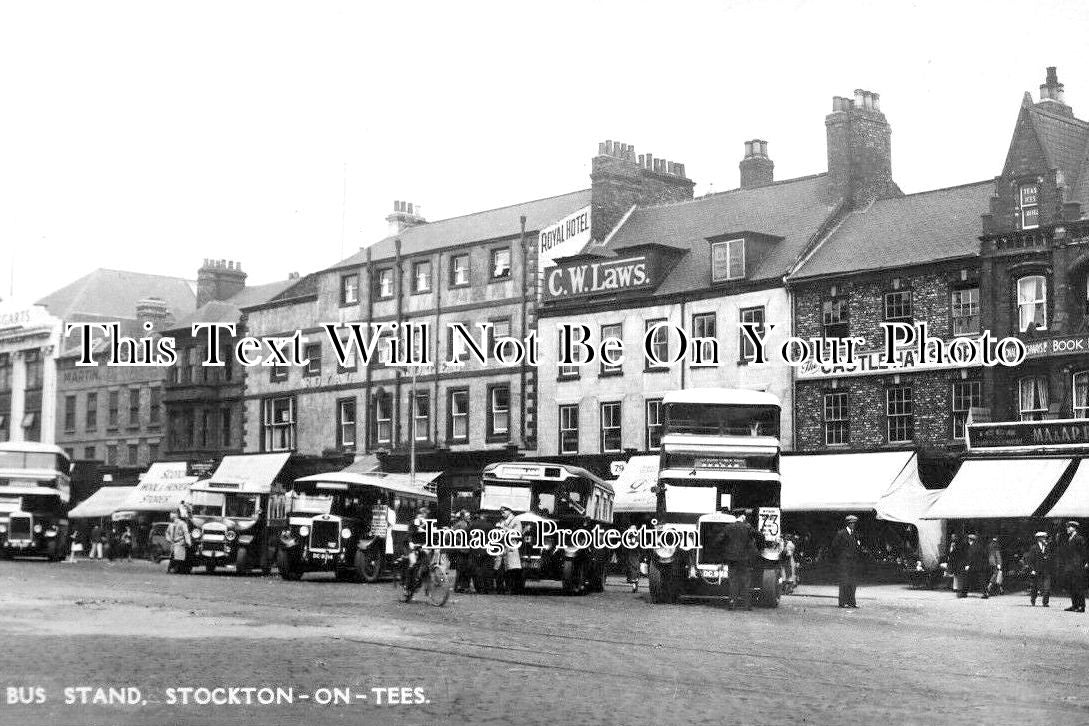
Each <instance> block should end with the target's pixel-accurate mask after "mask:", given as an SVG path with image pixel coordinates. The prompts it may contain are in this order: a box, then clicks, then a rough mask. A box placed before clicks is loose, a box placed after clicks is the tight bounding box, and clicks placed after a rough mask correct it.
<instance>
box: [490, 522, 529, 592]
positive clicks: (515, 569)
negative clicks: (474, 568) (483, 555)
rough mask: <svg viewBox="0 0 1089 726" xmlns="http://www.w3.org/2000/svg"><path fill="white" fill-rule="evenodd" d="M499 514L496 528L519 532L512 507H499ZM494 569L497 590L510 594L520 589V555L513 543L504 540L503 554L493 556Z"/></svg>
mask: <svg viewBox="0 0 1089 726" xmlns="http://www.w3.org/2000/svg"><path fill="white" fill-rule="evenodd" d="M499 514H500V516H501V517H502V519H500V520H499V524H498V525H497V528H498V529H502V530H505V531H507V532H518V533H519V534H521V532H522V527H521V525H520V524H518V521H517V520H516V519H515V517H514V510H513V509H511V508H510V507H507V506H503V507H500V508H499ZM495 570H496V573H497V575H498V578H497V579H498V583H497V588H496V589H497V590H498V591H500V592H506V593H510V594H516V593H520V592H521V591H522V555H521V553H520V552H519V551H518V547H516V546H514V544H513V543H511V542H504V544H503V554H501V555H498V556H497V557H496V558H495Z"/></svg>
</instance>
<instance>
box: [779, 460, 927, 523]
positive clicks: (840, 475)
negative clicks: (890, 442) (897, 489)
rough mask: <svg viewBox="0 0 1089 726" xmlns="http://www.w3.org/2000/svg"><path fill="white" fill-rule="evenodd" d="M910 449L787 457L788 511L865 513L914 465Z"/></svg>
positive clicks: (785, 506)
mask: <svg viewBox="0 0 1089 726" xmlns="http://www.w3.org/2000/svg"><path fill="white" fill-rule="evenodd" d="M914 457H915V454H914V453H912V452H910V451H881V452H874V453H862V454H824V455H806V454H802V455H799V456H783V457H782V459H780V462H779V470H780V473H781V475H782V479H783V491H782V509H783V511H784V512H856V513H857V512H865V511H872V510H875V509H876V507H877V502H878V500H880V499H881V497H883V496H884V495H885V494H886V493H887V492H888V491H889V490H890V489H891V488H892V485H893V483H894V482H895V481H896V480H897V478H898V477H899V476H900V475H901V474H902V473H903V472H904V471H905V469H907V467H909V466H911V467H912V468H914V466H915V461H914Z"/></svg>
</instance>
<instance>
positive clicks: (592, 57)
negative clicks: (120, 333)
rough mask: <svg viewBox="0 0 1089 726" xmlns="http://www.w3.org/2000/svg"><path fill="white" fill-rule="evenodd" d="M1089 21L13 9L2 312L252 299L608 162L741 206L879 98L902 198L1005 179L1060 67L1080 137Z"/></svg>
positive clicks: (693, 13) (865, 13) (579, 185)
mask: <svg viewBox="0 0 1089 726" xmlns="http://www.w3.org/2000/svg"><path fill="white" fill-rule="evenodd" d="M1087 37H1089V2H1085V1H1084V0H1070V1H1065V0H1052V1H1050V2H1048V1H1045V0H1039V1H1037V2H1032V3H1026V2H1024V1H1023V0H1022V1H1021V2H1016V3H1015V2H1008V1H1006V0H990V1H989V2H969V1H963V2H955V3H951V2H922V1H916V2H884V3H873V2H850V1H847V0H839V1H836V0H819V1H818V0H813V1H810V0H783V1H780V2H776V1H774V0H763V1H752V2H749V1H737V2H714V3H712V2H693V3H683V2H678V3H671V4H669V5H667V4H665V3H660V2H655V3H642V2H633V1H628V2H562V1H553V2H548V3H536V4H535V3H512V2H496V3H483V2H481V3H477V2H458V3H451V2H434V3H431V2H397V3H369V2H321V3H312V2H292V3H288V2H274V1H270V0H261V2H225V1H222V0H220V1H217V2H200V1H193V2H185V3H176V2H171V3H166V2H156V1H155V0H139V1H138V2H108V1H97V2H86V1H85V0H81V1H80V2H70V3H68V2H40V1H37V0H27V1H25V2H17V1H14V0H13V1H12V2H5V3H3V4H0V67H2V68H3V69H4V70H3V72H0V99H2V103H3V109H4V110H3V113H2V115H0V129H2V133H0V298H5V297H8V296H11V295H14V297H15V298H16V299H21V300H34V299H38V298H40V297H42V296H44V295H46V294H48V293H49V292H51V291H53V290H55V289H57V288H59V287H61V286H63V285H65V284H68V283H69V282H72V281H74V280H76V279H77V278H79V277H81V276H82V275H84V274H87V273H88V272H90V271H92V270H94V269H96V268H100V267H106V268H114V269H123V270H135V271H141V272H150V273H156V274H164V275H175V276H180V277H185V278H188V279H195V278H196V272H197V269H198V268H199V267H200V265H201V263H202V261H203V259H204V258H219V259H230V260H237V261H239V262H241V264H242V267H243V269H244V270H246V271H247V272H248V274H249V282H251V283H253V284H259V283H264V282H270V281H273V280H279V279H284V278H286V277H287V276H288V274H289V273H292V272H301V273H304V274H305V273H307V272H312V271H315V270H320V269H323V268H325V267H327V266H329V265H331V264H333V263H335V262H337V261H338V260H340V259H343V258H344V257H348V256H349V255H351V254H352V253H354V252H355V251H357V250H358V249H359V248H360V247H363V246H366V245H368V244H371V243H373V242H375V241H377V240H378V239H380V238H382V237H384V236H385V235H386V233H387V223H386V222H385V217H386V215H387V214H389V213H390V212H391V211H392V209H393V201H394V200H407V201H411V202H414V203H415V204H418V205H421V206H422V210H423V214H424V216H425V217H426V218H428V219H430V220H435V219H443V218H446V217H452V216H457V215H461V214H466V213H470V212H473V211H477V210H482V209H490V208H494V207H500V206H504V205H508V204H514V203H518V202H520V201H526V200H531V199H538V198H541V197H547V196H552V195H556V194H562V193H565V192H568V191H573V190H576V189H584V188H588V187H589V171H590V160H591V158H592V157H593V155H594V154H595V153H596V151H597V144H598V142H599V141H604V140H606V139H611V140H616V141H623V142H626V143H629V144H633V145H634V146H635V150H636V153H637V154H639V153H647V152H650V153H653V154H654V155H655V156H656V157H659V158H667V159H670V160H672V161H678V162H682V163H684V164H685V165H686V172H687V174H688V176H689V177H690V178H692V179H694V180H695V181H696V183H697V187H696V193H697V194H703V193H706V192H708V191H722V190H725V189H730V188H734V187H736V186H737V184H738V168H737V164H738V162H739V161H740V159H741V156H742V153H743V143H744V141H746V140H750V139H754V138H760V139H765V140H767V141H768V142H769V143H768V151H769V155H770V156H771V158H772V160H773V161H774V162H775V177H776V178H777V179H785V178H789V177H794V176H801V175H805V174H813V173H818V172H822V171H824V170H825V168H826V165H827V157H826V147H825V130H824V116H825V115H826V114H828V113H829V112H830V111H831V108H832V97H833V96H853V93H854V89H856V88H862V89H866V90H870V91H873V92H876V93H879V94H880V95H881V106H882V110H883V111H884V113H885V115H886V117H887V118H888V120H889V122H890V124H891V125H892V132H893V135H892V143H893V176H894V178H895V180H896V181H897V182H898V183H899V185H900V187H901V188H902V189H903V190H904V191H905V192H908V193H910V192H916V191H924V190H927V189H935V188H940V187H945V186H952V185H956V184H963V183H969V182H974V181H979V180H982V179H989V178H993V177H994V176H996V175H998V174H999V173H1000V172H1001V170H1002V164H1003V161H1004V159H1005V154H1006V150H1007V147H1008V144H1009V140H1010V135H1011V133H1012V130H1013V125H1014V121H1015V120H1016V114H1017V110H1018V106H1019V104H1020V102H1021V97H1022V95H1023V93H1024V92H1025V91H1030V92H1031V93H1032V94H1033V97H1034V98H1036V97H1037V94H1038V92H1039V86H1040V84H1041V83H1042V82H1043V80H1044V73H1045V67H1046V66H1057V67H1058V72H1059V80H1060V81H1061V82H1063V83H1064V84H1065V86H1066V100H1067V102H1068V103H1069V104H1070V105H1071V106H1072V107H1073V108H1074V112H1075V114H1076V115H1077V116H1079V117H1081V118H1089V64H1087V63H1086V62H1085V58H1086V56H1085V47H1086V42H1085V38H1087Z"/></svg>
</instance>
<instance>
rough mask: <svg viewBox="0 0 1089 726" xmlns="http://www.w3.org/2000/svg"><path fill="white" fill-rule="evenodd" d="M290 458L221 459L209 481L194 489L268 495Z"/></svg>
mask: <svg viewBox="0 0 1089 726" xmlns="http://www.w3.org/2000/svg"><path fill="white" fill-rule="evenodd" d="M290 458H291V454H290V453H280V454H238V455H235V456H224V457H223V461H221V462H220V464H219V467H218V468H216V471H215V473H214V474H212V477H211V478H210V479H208V480H207V481H202V482H198V483H197V484H196V485H195V486H196V487H197V488H200V489H214V490H217V491H227V490H234V491H243V492H249V493H263V492H268V491H271V490H272V484H273V482H275V481H276V477H278V476H279V475H280V470H281V469H283V468H284V464H286V463H287V460H288V459H290Z"/></svg>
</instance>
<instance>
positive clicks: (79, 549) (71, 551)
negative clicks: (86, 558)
mask: <svg viewBox="0 0 1089 726" xmlns="http://www.w3.org/2000/svg"><path fill="white" fill-rule="evenodd" d="M68 537H69V539H70V540H71V541H70V542H69V543H68V559H67V560H66V561H67V562H75V561H76V555H77V554H82V553H83V540H82V538H81V537H80V534H79V530H78V529H73V530H72V534H70V535H68Z"/></svg>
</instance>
